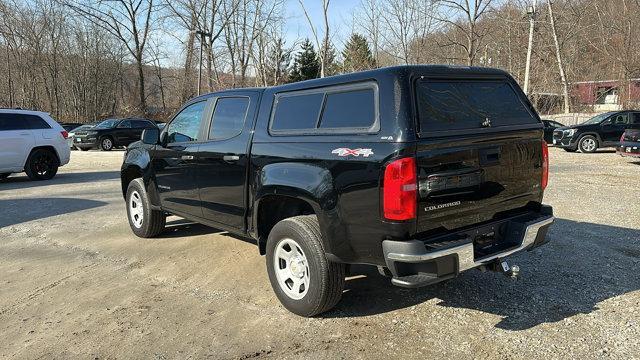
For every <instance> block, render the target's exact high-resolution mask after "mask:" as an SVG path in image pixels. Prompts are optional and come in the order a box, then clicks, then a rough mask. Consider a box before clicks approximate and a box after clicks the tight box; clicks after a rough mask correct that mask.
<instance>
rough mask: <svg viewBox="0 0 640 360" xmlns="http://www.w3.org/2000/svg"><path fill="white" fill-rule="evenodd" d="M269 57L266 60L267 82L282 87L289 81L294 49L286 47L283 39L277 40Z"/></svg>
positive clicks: (271, 48) (270, 49)
mask: <svg viewBox="0 0 640 360" xmlns="http://www.w3.org/2000/svg"><path fill="white" fill-rule="evenodd" d="M268 51H269V55H268V56H267V60H266V64H265V67H266V73H267V74H266V77H267V82H268V83H269V84H271V85H280V84H283V83H285V82H287V81H288V80H289V76H290V74H289V64H290V63H291V52H292V51H293V49H292V48H287V47H286V46H285V41H284V40H283V39H282V38H278V39H276V41H275V42H274V44H273V45H271V46H270V47H269V48H268Z"/></svg>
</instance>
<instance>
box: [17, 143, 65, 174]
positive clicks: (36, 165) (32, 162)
mask: <svg viewBox="0 0 640 360" xmlns="http://www.w3.org/2000/svg"><path fill="white" fill-rule="evenodd" d="M59 166H60V161H58V157H57V156H56V154H55V153H54V152H53V151H51V150H49V149H36V150H33V151H32V152H31V154H29V158H27V164H26V165H25V167H24V172H25V173H27V176H28V177H29V179H31V180H51V179H53V177H54V176H56V174H57V173H58V167H59Z"/></svg>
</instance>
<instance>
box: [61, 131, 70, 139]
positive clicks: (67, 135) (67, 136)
mask: <svg viewBox="0 0 640 360" xmlns="http://www.w3.org/2000/svg"><path fill="white" fill-rule="evenodd" d="M60 135H62V137H63V138H65V139H67V138H69V133H68V132H66V131H65V130H62V131H60Z"/></svg>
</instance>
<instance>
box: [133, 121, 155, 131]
mask: <svg viewBox="0 0 640 360" xmlns="http://www.w3.org/2000/svg"><path fill="white" fill-rule="evenodd" d="M131 126H132V127H133V128H134V129H146V128H150V127H152V126H153V125H151V123H150V122H149V121H147V120H133V121H131Z"/></svg>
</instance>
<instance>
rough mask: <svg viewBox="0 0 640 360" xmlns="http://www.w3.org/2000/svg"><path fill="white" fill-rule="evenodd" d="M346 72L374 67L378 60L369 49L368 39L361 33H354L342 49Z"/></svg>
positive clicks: (343, 65) (343, 66)
mask: <svg viewBox="0 0 640 360" xmlns="http://www.w3.org/2000/svg"><path fill="white" fill-rule="evenodd" d="M342 57H343V58H344V63H343V64H342V68H343V69H344V72H354V71H362V70H368V69H373V68H375V67H376V62H375V60H374V59H373V55H372V54H371V49H369V44H368V43H367V39H366V38H365V37H364V36H362V35H360V34H352V35H351V37H350V38H349V41H347V44H346V45H345V47H344V50H343V51H342Z"/></svg>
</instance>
